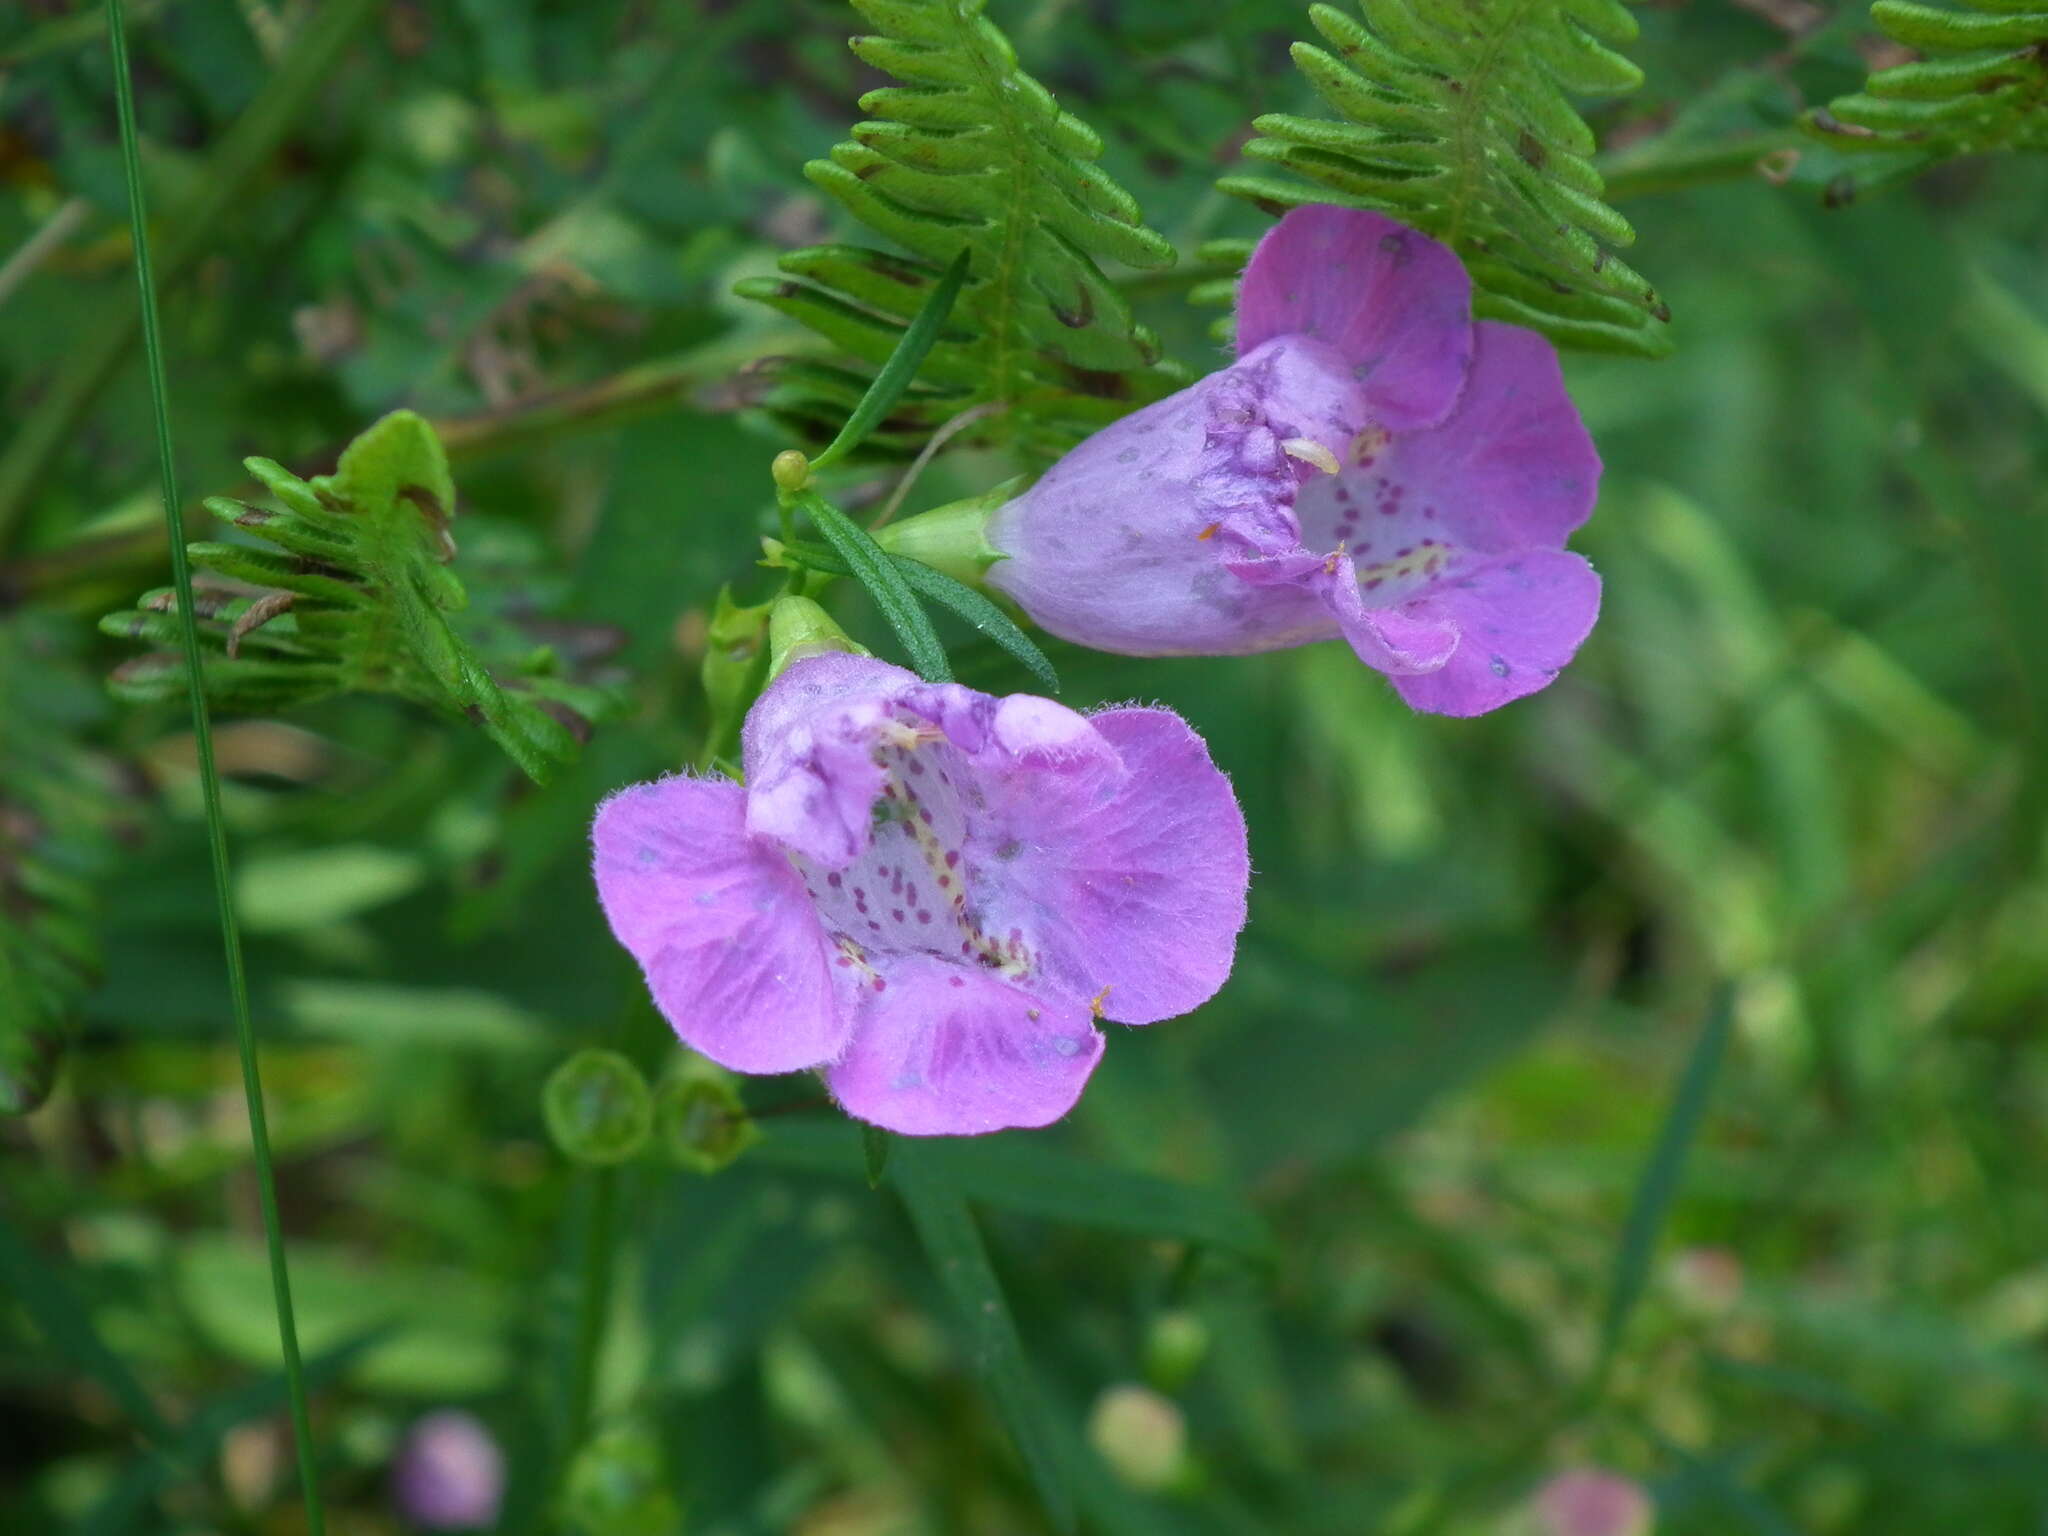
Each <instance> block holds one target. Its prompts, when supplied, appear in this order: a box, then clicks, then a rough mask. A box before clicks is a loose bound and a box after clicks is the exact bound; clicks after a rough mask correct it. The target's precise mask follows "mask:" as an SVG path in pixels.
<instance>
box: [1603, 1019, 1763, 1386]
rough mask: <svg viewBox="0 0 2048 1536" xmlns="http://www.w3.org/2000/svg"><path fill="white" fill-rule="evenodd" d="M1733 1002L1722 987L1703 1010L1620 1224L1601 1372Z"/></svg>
mask: <svg viewBox="0 0 2048 1536" xmlns="http://www.w3.org/2000/svg"><path fill="white" fill-rule="evenodd" d="M1734 1012H1735V1000H1734V996H1733V993H1732V992H1731V990H1730V989H1729V988H1728V987H1726V986H1723V987H1722V988H1721V990H1720V992H1719V994H1718V995H1717V996H1716V997H1715V998H1714V1001H1713V1002H1712V1004H1710V1005H1709V1007H1708V1009H1707V1021H1706V1023H1705V1025H1704V1026H1702V1027H1701V1029H1700V1036H1699V1039H1698V1040H1697V1041H1695V1042H1694V1043H1693V1048H1692V1054H1691V1055H1690V1056H1689V1057H1687V1058H1686V1063H1685V1071H1684V1072H1683V1073H1682V1074H1681V1075H1680V1077H1679V1079H1678V1087H1677V1090H1676V1091H1675V1092H1674V1093H1673V1094H1672V1096H1671V1108H1670V1109H1669V1110H1668V1111H1666V1113H1665V1116H1664V1126H1663V1129H1662V1130H1660V1131H1659V1132H1658V1133H1657V1145H1656V1146H1655V1148H1653V1149H1652V1151H1651V1153H1650V1161H1649V1163H1648V1164H1647V1165H1646V1166H1645V1167H1644V1169H1643V1177H1642V1181H1641V1182H1640V1183H1639V1184H1637V1186H1636V1193H1635V1199H1634V1200H1633V1202H1631V1204H1630V1206H1629V1212H1628V1223H1627V1225H1626V1226H1624V1227H1623V1228H1622V1234H1621V1247H1620V1249H1619V1250H1618V1251H1617V1252H1616V1254H1615V1259H1614V1278H1613V1282H1612V1284H1611V1286H1610V1288H1609V1291H1608V1296H1607V1315H1606V1317H1605V1319H1604V1320H1603V1321H1602V1323H1601V1329H1600V1359H1601V1367H1600V1369H1601V1373H1602V1374H1604V1373H1605V1371H1606V1368H1607V1365H1608V1363H1609V1362H1611V1361H1612V1360H1613V1358H1614V1353H1615V1351H1616V1349H1617V1348H1619V1346H1620V1344H1621V1336H1622V1331H1623V1330H1624V1329H1625V1328H1626V1327H1627V1326H1628V1320H1629V1315H1630V1314H1631V1313H1632V1312H1634V1311H1635V1307H1636V1303H1637V1302H1639V1301H1641V1300H1642V1297H1643V1291H1644V1289H1645V1288H1646V1287H1647V1286H1648V1284H1649V1279H1650V1261H1651V1259H1652V1258H1653V1257H1654V1256H1655V1254H1656V1248H1657V1238H1658V1236H1659V1235H1660V1234H1661V1233H1662V1231H1663V1229H1664V1219H1665V1217H1666V1216H1667V1215H1668V1214H1669V1212H1670V1209H1671V1202H1672V1200H1673V1199H1675V1198H1676V1197H1677V1194H1678V1184H1679V1178H1680V1176H1681V1175H1682V1174H1683V1173H1684V1171H1685V1157H1686V1153H1687V1152H1688V1151H1690V1150H1691V1148H1692V1143H1693V1138H1694V1137H1695V1136H1696V1135H1697V1134H1698V1133H1699V1128H1700V1123H1701V1121H1702V1120H1704V1119H1705V1118H1706V1112H1707V1101H1708V1099H1709V1098H1710V1097H1711V1096H1712V1094H1713V1089H1714V1077H1715V1074H1716V1073H1717V1072H1718V1071H1719V1070H1720V1066H1721V1057H1722V1054H1723V1053H1724V1051H1725V1050H1726V1048H1727V1044H1728V1032H1729V1026H1730V1022H1731V1020H1732V1019H1733V1017H1734Z"/></svg>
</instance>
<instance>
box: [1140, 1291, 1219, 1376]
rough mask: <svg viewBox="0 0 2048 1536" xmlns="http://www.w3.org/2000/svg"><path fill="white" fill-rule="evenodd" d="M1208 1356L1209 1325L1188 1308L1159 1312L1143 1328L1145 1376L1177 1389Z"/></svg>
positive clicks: (1200, 1366) (1199, 1367)
mask: <svg viewBox="0 0 2048 1536" xmlns="http://www.w3.org/2000/svg"><path fill="white" fill-rule="evenodd" d="M1208 1357H1209V1325H1208V1324H1207V1323H1205V1322H1203V1321H1202V1320H1201V1318H1199V1317H1197V1316H1196V1315H1195V1314H1194V1313H1192V1312H1184V1311H1173V1312H1162V1313H1160V1314H1159V1316H1157V1317H1156V1318H1154V1319H1153V1320H1152V1326H1151V1327H1150V1328H1149V1329H1147V1330H1146V1332H1145V1379H1146V1380H1147V1381H1149V1382H1151V1383H1152V1385H1153V1386H1155V1387H1157V1388H1158V1389H1159V1390H1160V1391H1161V1392H1178V1391H1179V1390H1180V1389H1181V1388H1182V1387H1184V1386H1186V1385H1187V1384H1188V1382H1189V1381H1190V1380H1191V1379H1192V1378H1193V1376H1194V1374H1195V1372H1196V1371H1198V1370H1200V1369H1201V1368H1202V1362H1203V1361H1204V1360H1206V1359H1207V1358H1208Z"/></svg>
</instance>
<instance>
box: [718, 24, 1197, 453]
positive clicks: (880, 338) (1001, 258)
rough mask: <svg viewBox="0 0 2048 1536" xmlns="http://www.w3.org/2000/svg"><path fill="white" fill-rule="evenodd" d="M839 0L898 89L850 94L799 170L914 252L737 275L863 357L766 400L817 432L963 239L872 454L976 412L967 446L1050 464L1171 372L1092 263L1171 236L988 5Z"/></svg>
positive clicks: (1158, 389) (1136, 256) (794, 379)
mask: <svg viewBox="0 0 2048 1536" xmlns="http://www.w3.org/2000/svg"><path fill="white" fill-rule="evenodd" d="M853 5H854V8H855V9H856V10H858V11H859V12H860V14H861V16H862V17H863V18H864V19H865V20H866V21H867V22H868V23H869V24H870V25H872V26H873V27H875V28H876V29H877V30H876V34H875V35H873V36H868V37H856V38H854V39H852V42H851V46H852V48H853V51H854V52H855V53H856V54H858V55H859V56H860V58H861V59H862V60H864V61H865V62H866V63H868V64H871V65H873V66H874V67H875V68H877V69H880V70H884V71H886V72H887V73H889V74H890V75H892V76H893V77H895V78H896V79H897V80H900V81H902V82H903V83H902V84H901V85H897V86H889V87H885V88H883V89H880V90H875V91H870V92H868V93H867V95H865V96H863V97H862V98H861V103H860V105H861V110H862V111H864V112H866V113H868V114H869V119H868V121H866V122H862V123H860V124H858V125H856V126H855V128H854V130H853V137H852V138H851V139H849V140H848V141H847V142H845V143H843V144H840V145H838V146H837V147H836V148H834V149H833V151H832V157H831V158H830V159H829V160H814V161H812V162H811V163H810V164H809V165H808V166H806V167H805V174H806V175H808V176H809V177H810V179H811V180H812V181H813V182H815V183H816V184H817V185H818V186H819V187H821V188H823V189H824V190H825V191H826V192H829V193H830V194H831V195H832V196H833V197H835V198H837V199H838V200H839V201H840V202H841V203H843V204H845V205H846V207H847V208H848V210H850V211H851V212H852V213H853V215H854V216H855V217H856V218H858V219H859V220H860V221H861V222H862V223H863V224H865V225H866V226H867V227H868V228H870V229H872V230H874V231H876V232H877V233H879V234H881V235H883V236H885V237H886V238H888V239H889V240H891V241H893V242H895V243H896V244H897V245H899V246H901V247H902V248H903V249H904V250H905V251H907V252H909V253H910V255H909V257H908V258H906V257H903V256H896V255H888V254H885V253H883V252H880V251H874V250H867V249H863V248H860V247H855V246H845V245H828V246H817V247H813V248H811V249H808V250H801V251H793V252H791V253H790V254H788V255H786V256H784V257H783V258H782V260H781V263H780V266H781V269H782V273H783V277H782V278H781V279H779V280H778V279H775V278H752V279H748V280H747V281H745V282H743V283H741V284H740V285H739V291H740V292H741V293H742V294H744V295H746V296H747V297H749V298H754V299H758V300H760V301H761V302H763V303H766V304H770V305H772V306H774V307H775V308H776V309H778V310H781V311H782V312H783V313H784V314H787V315H790V316H792V317H794V318H795V319H797V320H799V321H801V322H803V323H804V324H805V325H808V326H810V327H811V328H813V329H814V330H817V331H818V332H820V333H821V334H823V335H824V336H826V337H828V338H830V339H831V340H832V341H833V342H834V343H835V344H837V345H838V346H839V347H840V348H841V349H842V350H843V351H845V352H846V353H848V354H849V355H850V356H851V358H852V359H853V360H854V362H855V364H857V365H859V366H856V367H851V368H848V367H834V366H826V365H819V364H815V363H808V362H801V361H796V360H788V361H785V363H784V364H783V365H782V367H781V369H780V372H779V374H778V376H777V384H776V388H775V391H774V393H773V394H772V395H771V396H770V398H769V400H768V402H767V404H768V406H769V409H770V410H771V411H772V412H774V413H775V414H776V415H777V416H779V417H780V418H782V419H783V420H784V421H785V423H786V424H788V425H790V426H791V427H792V428H793V429H794V430H797V431H798V432H800V433H802V434H803V435H806V436H810V437H818V438H824V437H829V436H831V434H832V432H833V430H834V429H835V428H836V427H837V426H838V424H839V422H840V421H842V420H843V419H844V418H845V416H846V414H847V413H848V411H850V410H851V409H852V408H853V406H854V404H855V402H856V401H858V400H859V398H860V396H861V393H862V391H863V390H864V389H865V388H866V386H867V380H868V378H869V377H870V376H871V375H872V372H873V370H874V369H876V368H878V367H880V365H881V364H882V363H883V362H884V361H885V360H886V359H887V358H888V356H889V354H890V353H891V352H892V351H893V350H894V349H895V346H896V342H897V340H898V338H899V337H900V336H901V334H902V332H903V329H904V327H905V326H906V325H907V324H908V323H909V321H910V318H911V316H913V315H915V314H916V313H917V310H918V308H919V306H920V305H921V304H922V303H923V302H924V299H925V297H926V296H927V294H929V293H930V291H931V290H932V288H933V287H934V285H936V284H937V282H938V280H939V277H940V275H941V274H942V273H943V272H944V270H945V268H946V266H947V265H948V264H949V263H950V262H951V261H952V260H953V259H954V257H955V256H957V255H958V254H959V253H960V252H961V251H962V250H963V249H964V250H966V251H968V252H969V268H968V277H967V284H966V287H965V288H964V290H963V291H962V292H961V295H960V298H959V300H958V302H957V303H956V304H955V306H954V308H953V313H952V318H951V321H950V322H949V324H948V326H947V328H946V330H945V331H944V332H943V333H942V334H941V336H940V339H939V341H938V344H937V345H936V346H935V347H934V348H933V349H932V351H931V354H930V355H929V356H928V357H927V358H926V359H925V363H924V366H923V367H922V368H921V369H920V370H919V373H918V383H917V387H916V388H914V389H912V390H911V391H910V392H909V393H907V394H906V395H905V396H904V397H903V399H902V400H901V401H900V402H899V403H898V404H897V406H896V408H895V410H894V411H893V412H892V413H891V415H890V417H889V418H888V419H887V420H886V421H885V422H884V423H883V424H882V427H881V429H880V430H879V431H877V432H876V433H875V434H874V435H873V436H872V437H871V438H869V439H868V443H869V445H870V447H871V448H874V449H879V450H881V451H883V452H885V453H887V452H893V453H898V454H901V453H906V452H912V451H915V449H916V448H917V447H918V446H919V445H920V444H921V443H922V441H923V440H924V439H925V438H927V437H929V436H930V434H931V433H932V432H933V431H934V430H936V429H937V428H938V427H940V426H942V425H944V424H945V423H946V422H948V421H950V420H952V419H953V418H955V417H957V416H959V415H961V414H962V413H963V412H968V411H974V410H977V409H982V410H984V411H985V413H986V415H985V419H983V420H981V421H979V422H977V423H976V425H975V429H974V433H973V435H974V436H975V437H976V438H979V439H981V440H983V441H988V440H994V441H1000V442H1005V443H1010V444H1013V445H1016V446H1019V447H1021V448H1022V449H1023V450H1024V451H1025V453H1026V455H1027V456H1030V457H1038V458H1051V457H1055V456H1057V455H1058V454H1059V453H1060V452H1063V451H1064V450H1065V449H1066V448H1067V447H1069V446H1071V445H1072V443H1074V442H1075V441H1077V440H1079V439H1080V438H1082V437H1084V436H1086V435H1087V434H1088V433H1089V432H1091V431H1093V430H1095V429H1096V428H1097V427H1100V426H1102V425H1104V424H1106V423H1108V422H1110V421H1113V420H1115V419H1116V418H1117V417H1118V416H1121V415H1123V414H1124V413H1125V412H1127V411H1129V410H1130V409H1131V408H1132V407H1133V406H1134V405H1138V404H1142V403H1144V402H1145V401H1148V400H1152V399H1156V398H1158V397H1159V396H1161V395H1164V394H1166V393H1169V392H1170V391H1171V390H1172V389H1174V388H1177V387H1178V386H1179V385H1180V384H1181V383H1183V382H1185V379H1184V377H1183V376H1182V375H1181V374H1179V373H1178V372H1177V371H1174V370H1171V369H1169V368H1166V367H1164V366H1162V364H1161V361H1160V351H1159V344H1158V341H1157V339H1156V338H1155V337H1154V336H1153V335H1152V334H1151V333H1150V332H1149V331H1147V330H1146V329H1145V327H1143V326H1142V325H1140V324H1138V322H1137V320H1136V319H1135V318H1134V317H1133V316H1132V313H1131V308H1130V305H1129V303H1128V302H1126V300H1125V299H1124V297H1123V295H1122V294H1121V293H1119V292H1118V290H1117V288H1116V286H1115V285H1114V284H1113V283H1111V282H1110V281H1109V279H1108V278H1107V277H1105V276H1104V275H1103V271H1102V267H1101V266H1100V265H1099V263H1101V262H1104V261H1112V262H1117V263H1120V264H1122V265H1123V266H1126V267H1135V268H1141V269H1154V268H1159V267H1165V266H1170V265H1171V264H1172V262H1173V259H1174V251H1173V247H1172V245H1171V244H1169V243H1168V242H1167V240H1166V239H1165V238H1164V237H1162V236H1161V235H1159V234H1157V233H1156V232H1154V231H1153V230H1151V229H1148V228H1146V227H1145V224H1144V222H1143V221H1142V219H1141V218H1140V217H1139V213H1138V207H1137V204H1136V203H1135V202H1134V201H1133V200H1132V198H1131V196H1130V194H1129V193H1127V192H1126V191H1124V190H1123V188H1122V187H1120V186H1118V185H1117V184H1116V182H1114V181H1113V180H1111V179H1110V177H1109V176H1107V175H1106V174H1104V172H1103V171H1102V170H1101V169H1100V167H1098V166H1097V165H1096V164H1095V160H1096V159H1097V157H1098V156H1099V155H1100V154H1101V152H1102V142H1101V140H1100V139H1098V138H1097V137H1096V136H1095V134H1094V132H1093V131H1092V130H1090V129H1089V128H1088V127H1087V125H1086V124H1084V123H1082V122H1081V121H1079V120H1078V119H1077V118H1075V117H1073V116H1071V115H1070V114H1068V113H1066V112H1062V111H1061V110H1060V108H1059V105H1058V103H1057V102H1055V101H1054V100H1053V98H1052V95H1051V93H1049V92H1048V91H1047V90H1046V89H1045V87H1043V86H1042V85H1040V84H1039V83H1038V82H1037V81H1036V80H1033V79H1032V78H1031V77H1030V76H1029V75H1027V74H1025V73H1024V72H1023V71H1022V70H1020V69H1019V68H1018V67H1017V56H1016V54H1015V52H1014V51H1013V50H1012V48H1011V46H1010V43H1009V40H1008V39H1007V38H1005V37H1004V36H1003V34H1002V32H1001V31H1000V30H998V29H997V27H996V26H995V24H994V23H993V22H991V21H989V20H988V19H987V18H986V17H984V16H983V15H982V9H983V5H984V0H853Z"/></svg>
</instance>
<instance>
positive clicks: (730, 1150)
mask: <svg viewBox="0 0 2048 1536" xmlns="http://www.w3.org/2000/svg"><path fill="white" fill-rule="evenodd" d="M654 1125H655V1136H656V1138H657V1139H658V1141H659V1143H660V1146H661V1148H662V1150H663V1151H664V1152H666V1153H667V1154H668V1155H669V1156H670V1157H672V1158H674V1159H675V1160H676V1161H677V1162H678V1163H681V1164H682V1165H683V1166H684V1167H685V1168H689V1169H692V1170H694V1171H695V1172H698V1173H717V1172H718V1171H719V1170H720V1169H721V1168H726V1167H729V1166H730V1165H731V1164H732V1162H733V1160H734V1159H735V1158H737V1157H738V1156H739V1155H740V1154H741V1153H742V1152H744V1151H746V1150H747V1148H749V1147H751V1146H752V1145H753V1144H754V1143H755V1142H757V1141H759V1140H760V1139H761V1128H760V1127H759V1126H757V1125H756V1124H755V1123H754V1121H753V1119H752V1117H751V1116H749V1115H748V1114H747V1106H746V1105H745V1104H744V1103H742V1102H741V1100H740V1095H739V1089H738V1088H737V1087H735V1086H734V1084H733V1080H732V1078H731V1077H730V1076H729V1075H728V1074H727V1073H726V1072H725V1071H723V1070H722V1069H721V1068H720V1067H718V1066H717V1065H716V1064H715V1063H712V1062H709V1061H705V1060H704V1059H703V1058H702V1057H699V1058H697V1059H696V1060H694V1061H692V1062H691V1063H690V1064H689V1065H688V1066H686V1067H685V1068H683V1070H682V1071H681V1072H680V1073H678V1074H677V1075H676V1076H674V1077H672V1078H670V1079H669V1080H668V1081H667V1082H665V1083H663V1084H662V1085H661V1087H660V1088H659V1089H658V1090H657V1091H656V1093H655V1096H654Z"/></svg>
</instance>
